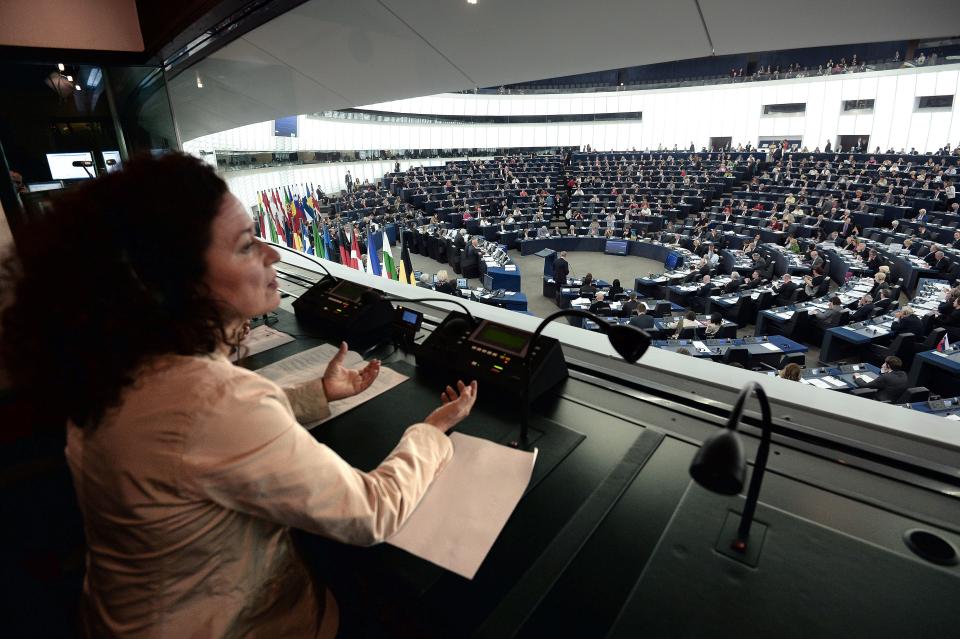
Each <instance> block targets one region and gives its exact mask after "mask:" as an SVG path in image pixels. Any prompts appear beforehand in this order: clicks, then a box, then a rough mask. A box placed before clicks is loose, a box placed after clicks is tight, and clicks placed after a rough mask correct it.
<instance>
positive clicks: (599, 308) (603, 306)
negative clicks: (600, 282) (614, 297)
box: [590, 291, 610, 315]
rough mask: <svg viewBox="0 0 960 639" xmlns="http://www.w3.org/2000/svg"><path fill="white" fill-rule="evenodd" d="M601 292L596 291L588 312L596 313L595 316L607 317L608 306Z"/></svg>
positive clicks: (608, 312)
mask: <svg viewBox="0 0 960 639" xmlns="http://www.w3.org/2000/svg"><path fill="white" fill-rule="evenodd" d="M604 297H605V296H604V294H603V291H597V294H596V297H595V298H594V300H593V303H592V304H590V312H591V313H596V314H597V315H609V314H610V304H609V303H608V302H607V300H606V299H604Z"/></svg>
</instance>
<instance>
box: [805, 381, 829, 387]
mask: <svg viewBox="0 0 960 639" xmlns="http://www.w3.org/2000/svg"><path fill="white" fill-rule="evenodd" d="M806 382H807V383H808V384H810V385H812V386H816V387H817V388H830V384H828V383H826V382H825V381H823V380H822V379H808V380H806Z"/></svg>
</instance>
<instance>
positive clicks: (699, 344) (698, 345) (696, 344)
mask: <svg viewBox="0 0 960 639" xmlns="http://www.w3.org/2000/svg"><path fill="white" fill-rule="evenodd" d="M693 347H694V348H696V349H697V350H698V351H705V352H708V353H709V352H710V349H709V348H707V345H706V344H704V343H703V342H700V341H697V340H694V341H693Z"/></svg>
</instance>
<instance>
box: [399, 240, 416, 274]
mask: <svg viewBox="0 0 960 639" xmlns="http://www.w3.org/2000/svg"><path fill="white" fill-rule="evenodd" d="M398 230H399V229H398ZM400 281H401V282H403V283H404V284H416V281H414V279H413V262H411V261H410V251H408V250H407V243H406V242H404V241H403V232H402V231H401V232H400Z"/></svg>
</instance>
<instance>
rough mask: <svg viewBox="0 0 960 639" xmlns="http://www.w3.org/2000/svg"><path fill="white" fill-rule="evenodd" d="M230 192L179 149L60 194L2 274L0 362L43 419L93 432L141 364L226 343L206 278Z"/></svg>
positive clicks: (221, 311)
mask: <svg viewBox="0 0 960 639" xmlns="http://www.w3.org/2000/svg"><path fill="white" fill-rule="evenodd" d="M226 193H227V185H226V184H225V183H224V181H223V180H222V179H220V177H219V176H217V174H216V173H215V172H214V171H213V170H212V169H211V168H210V167H209V166H207V165H206V164H204V163H203V162H201V161H200V160H198V159H196V158H193V157H190V156H188V155H183V154H179V153H171V154H167V155H164V156H162V157H159V158H154V157H150V156H144V157H140V158H136V159H134V160H132V161H131V162H129V163H127V165H126V166H125V167H124V168H123V169H122V170H120V171H118V172H115V173H111V174H109V175H106V176H104V177H100V178H98V179H96V180H91V181H89V182H86V183H83V184H81V185H80V186H78V187H76V188H74V189H72V190H69V191H66V192H64V193H63V194H62V195H61V196H60V197H59V198H57V199H56V200H55V201H54V203H53V210H52V211H51V212H50V213H49V214H48V215H46V216H44V217H43V218H42V219H38V220H35V221H32V222H30V223H28V224H27V225H26V226H25V228H24V229H23V232H22V233H20V234H19V237H18V242H17V247H16V253H15V254H11V255H10V256H8V257H7V258H6V259H5V260H4V263H3V268H2V270H0V290H4V289H5V290H6V291H8V292H9V293H12V300H10V304H9V305H8V306H7V308H6V309H5V310H4V312H3V316H2V323H3V328H2V332H0V358H2V360H3V362H4V365H5V366H6V367H7V369H8V370H9V372H10V373H11V376H12V379H13V384H14V387H15V389H16V390H17V391H18V392H21V393H23V394H24V396H25V398H28V399H30V400H33V401H34V403H35V405H37V406H41V407H42V415H43V418H44V421H47V420H52V421H51V422H50V423H57V424H64V423H66V420H68V419H69V420H71V421H73V423H75V424H76V425H77V426H80V427H95V426H96V425H97V424H98V423H99V422H100V421H101V420H102V418H103V416H104V414H105V412H106V411H107V410H109V409H110V408H111V407H113V406H116V405H117V404H118V403H119V401H120V397H121V393H122V391H123V390H124V388H126V387H127V386H128V385H130V384H131V383H132V382H133V380H134V377H135V373H136V371H137V369H138V368H140V367H141V366H143V365H144V364H146V363H147V362H149V361H150V360H151V359H152V358H155V357H157V356H159V355H164V354H180V355H194V354H199V353H210V352H212V351H214V350H215V349H216V348H217V347H218V345H220V344H223V343H226V342H227V338H228V336H227V334H226V330H227V329H226V326H227V317H228V309H225V308H222V307H221V306H220V305H219V304H218V303H217V302H216V301H214V300H213V298H212V297H211V295H210V291H209V289H208V287H207V286H206V284H205V283H204V281H203V278H204V274H205V273H206V270H207V269H206V261H205V253H206V250H207V247H208V245H209V244H210V236H211V223H212V221H213V219H214V217H215V216H216V215H217V213H218V211H219V209H220V204H221V202H222V200H223V197H224V195H225V194H226Z"/></svg>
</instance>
